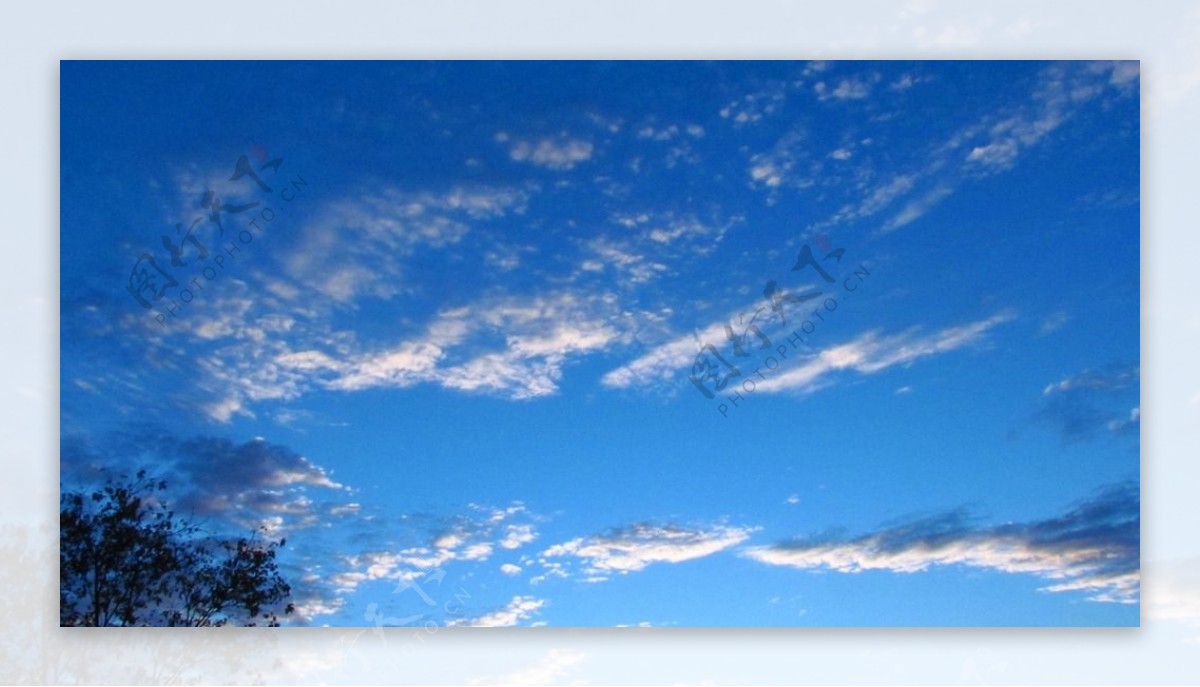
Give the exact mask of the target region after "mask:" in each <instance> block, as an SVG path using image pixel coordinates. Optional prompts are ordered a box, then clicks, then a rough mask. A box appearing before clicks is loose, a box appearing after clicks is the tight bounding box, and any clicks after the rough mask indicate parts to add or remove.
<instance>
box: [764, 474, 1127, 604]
mask: <svg viewBox="0 0 1200 687" xmlns="http://www.w3.org/2000/svg"><path fill="white" fill-rule="evenodd" d="M1139 512H1140V501H1139V498H1138V487H1137V485H1136V484H1122V485H1117V486H1113V487H1109V488H1107V489H1105V490H1104V491H1102V492H1101V493H1099V494H1098V495H1097V496H1096V497H1094V498H1093V499H1091V500H1088V501H1086V502H1084V503H1082V504H1080V505H1079V506H1077V507H1075V508H1074V509H1072V510H1070V511H1068V512H1067V513H1065V514H1063V515H1062V516H1059V517H1056V518H1050V519H1047V520H1039V521H1033V522H1029V523H1023V524H1005V525H997V526H991V527H980V526H977V525H975V524H973V523H972V522H971V521H970V520H969V519H968V518H967V516H966V515H965V514H964V513H963V512H962V511H955V512H951V513H946V514H942V515H937V516H933V517H928V518H924V519H920V520H916V521H913V522H909V523H905V524H901V525H896V526H894V527H889V528H886V529H882V530H879V531H876V532H872V533H870V534H865V535H862V536H859V537H855V538H851V539H825V540H823V539H820V538H814V539H799V540H795V541H790V542H784V543H780V544H775V545H772V546H759V547H753V548H750V549H747V550H746V551H745V552H744V555H745V556H746V557H748V558H751V559H753V560H756V561H760V562H762V563H767V564H769V565H779V566H786V567H792V568H799V569H802V570H832V571H836V572H842V573H860V572H863V571H868V570H887V571H891V572H896V573H917V572H922V571H925V570H928V569H929V568H931V567H935V566H948V565H963V566H969V567H975V568H987V569H991V570H997V571H1000V572H1006V573H1025V574H1032V575H1036V576H1038V577H1041V578H1044V579H1046V580H1048V581H1050V584H1049V585H1048V586H1046V587H1043V588H1042V590H1043V591H1047V592H1070V591H1082V592H1086V593H1088V594H1089V595H1090V596H1089V597H1088V598H1089V599H1091V600H1093V601H1102V602H1115V603H1136V602H1137V599H1138V591H1139V587H1140V582H1139V580H1140V574H1139V567H1140V565H1139V528H1140V516H1139Z"/></svg>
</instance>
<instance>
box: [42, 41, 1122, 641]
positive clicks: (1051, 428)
mask: <svg viewBox="0 0 1200 687" xmlns="http://www.w3.org/2000/svg"><path fill="white" fill-rule="evenodd" d="M61 82H62V116H61V151H62V152H61V156H62V158H61V168H62V181H61V189H60V193H61V275H62V276H61V426H62V453H61V479H62V484H63V487H64V488H74V487H76V486H79V485H82V484H86V483H89V482H90V481H91V480H95V479H97V478H98V476H99V475H102V474H104V473H105V471H107V472H120V471H127V470H131V469H134V468H135V467H142V466H146V467H150V468H151V469H152V470H154V471H155V472H158V473H160V474H162V475H164V476H165V477H166V478H167V479H168V481H169V482H170V484H171V485H172V489H173V490H174V491H173V495H174V497H175V499H176V503H177V505H178V506H179V507H181V508H183V510H184V511H185V512H188V513H190V514H192V516H193V517H195V518H197V519H198V520H200V521H202V522H204V523H205V524H206V526H207V527H210V528H212V529H218V530H222V531H230V532H240V531H246V530H248V529H251V528H254V527H257V526H265V527H267V528H268V531H269V532H270V533H271V534H272V535H273V536H284V535H286V536H287V538H288V545H287V547H286V548H285V550H284V555H283V562H284V564H285V566H286V570H285V572H286V573H287V575H288V576H289V579H290V580H291V581H292V582H293V586H294V588H295V597H296V598H295V600H296V602H297V605H298V608H299V612H298V614H297V617H296V618H295V620H294V622H296V623H298V624H305V623H307V624H332V625H359V626H371V627H379V626H384V625H414V626H420V625H422V624H423V623H436V624H438V625H458V624H468V625H540V624H545V625H551V626H578V625H601V626H612V625H637V624H649V625H654V626H659V625H670V626H795V625H813V626H838V625H1136V624H1138V617H1139V616H1138V610H1139V606H1138V598H1139V585H1138V578H1139V576H1138V569H1139V529H1140V520H1139V503H1140V502H1139V489H1138V485H1139V443H1138V434H1139V405H1140V404H1139V390H1140V376H1139V363H1140V353H1139V277H1140V275H1139V220H1138V217H1139V109H1138V108H1139V96H1138V90H1139V86H1140V84H1139V76H1138V65H1137V63H1090V62H1089V63H1083V62H1071V63H1044V62H916V63H909V62H841V63H818V62H767V63H759V62H738V63H692V62H686V63H671V62H615V63H606V62H580V63H576V62H570V63H553V62H520V63H503V62H480V63H475V62H450V63H416V62H412V63H409V62H399V63H382V62H381V63H374V62H356V63H339V62H324V63H305V62H298V63H297V62H264V63H240V62H187V63H160V62H139V63H129V62H64V63H62V67H61ZM243 157H244V159H243ZM239 170H240V177H239V174H238V171H239ZM255 176H257V178H258V180H259V182H257V183H256V181H255V179H254V177H255ZM233 177H239V178H233ZM210 201H211V202H210ZM214 207H215V208H217V211H216V212H215V213H214ZM214 214H215V216H216V217H217V218H218V219H219V222H218V221H214V219H213V218H214ZM189 231H190V232H191V233H190V236H192V237H193V238H194V241H189V240H187V238H186V237H187V236H189V234H188V232H189ZM170 247H174V248H175V250H177V251H178V253H179V255H178V256H177V257H178V262H180V263H182V264H179V265H175V264H172V254H171V250H170ZM204 253H206V257H201V256H202V254H204ZM806 255H811V256H812V260H811V262H810V263H808V264H806V263H805V261H804V260H801V259H799V256H806ZM814 265H816V266H819V267H820V268H821V270H824V271H825V273H827V274H828V276H829V278H830V279H832V281H829V280H826V279H825V278H824V277H822V276H821V274H820V273H819V272H818V270H817V269H816V268H815V267H814ZM793 267H797V268H798V269H793ZM172 280H173V281H174V283H173V284H172ZM771 283H773V285H774V288H773V290H772V289H771V288H770V287H769V284H771ZM817 294H819V295H817ZM771 296H774V299H772V298H771ZM147 306H148V307H147ZM776 308H778V310H777V309H776ZM726 326H728V327H729V330H728V333H727V330H726ZM730 335H732V338H731V337H730ZM706 347H707V348H706ZM699 387H704V388H705V390H707V391H708V393H709V394H711V395H712V398H708V397H707V396H706V394H705V393H703V392H702V391H701V389H700V388H699ZM731 397H732V398H731ZM735 401H736V402H735Z"/></svg>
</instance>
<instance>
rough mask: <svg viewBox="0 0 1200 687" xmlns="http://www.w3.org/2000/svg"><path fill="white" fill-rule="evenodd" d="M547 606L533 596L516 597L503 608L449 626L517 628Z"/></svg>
mask: <svg viewBox="0 0 1200 687" xmlns="http://www.w3.org/2000/svg"><path fill="white" fill-rule="evenodd" d="M545 605H546V601H545V600H544V599H538V598H536V597H532V596H514V597H513V598H512V600H511V601H509V602H508V604H506V605H505V606H504V607H503V608H499V609H497V610H495V611H492V612H491V613H486V614H484V615H481V616H479V617H478V618H471V619H460V620H452V621H450V622H449V623H447V625H448V626H465V627H515V626H517V625H520V624H521V622H522V621H525V620H528V619H529V618H532V617H533V616H534V615H536V614H537V613H538V611H540V610H541V609H542V607H543V606H545Z"/></svg>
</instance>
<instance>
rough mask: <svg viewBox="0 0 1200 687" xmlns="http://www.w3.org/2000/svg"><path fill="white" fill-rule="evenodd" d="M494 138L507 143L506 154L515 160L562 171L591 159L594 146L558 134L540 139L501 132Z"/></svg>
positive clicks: (588, 142) (581, 140)
mask: <svg viewBox="0 0 1200 687" xmlns="http://www.w3.org/2000/svg"><path fill="white" fill-rule="evenodd" d="M496 140H497V141H499V142H501V143H505V144H507V145H508V156H509V157H510V158H512V159H513V160H514V161H515V162H525V163H528V164H531V165H536V166H538V167H545V168H546V169H550V170H554V171H556V172H564V171H567V170H569V169H573V168H574V167H575V166H576V165H578V164H580V163H582V162H586V161H588V160H590V159H591V157H592V153H593V151H594V147H593V145H592V143H591V142H590V141H586V140H584V139H580V138H570V137H567V136H559V137H555V138H542V139H536V140H531V139H513V140H510V138H509V136H508V134H505V133H501V134H498V135H497V136H496Z"/></svg>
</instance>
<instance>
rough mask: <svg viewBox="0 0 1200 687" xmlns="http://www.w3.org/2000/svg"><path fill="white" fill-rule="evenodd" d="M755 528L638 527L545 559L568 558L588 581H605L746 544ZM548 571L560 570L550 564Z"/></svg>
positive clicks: (571, 544)
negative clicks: (612, 576) (648, 567)
mask: <svg viewBox="0 0 1200 687" xmlns="http://www.w3.org/2000/svg"><path fill="white" fill-rule="evenodd" d="M754 531H755V529H754V528H749V527H735V526H730V525H717V526H714V527H709V528H689V527H680V526H674V525H653V524H637V525H632V526H630V527H626V528H623V529H619V530H616V531H614V532H609V533H606V534H600V535H594V536H590V537H579V538H576V539H572V540H570V541H567V542H564V543H562V544H556V545H554V546H552V547H550V548H548V549H546V550H545V551H544V552H542V557H543V559H555V558H568V559H571V560H573V561H575V562H579V563H581V564H582V568H583V573H584V574H585V575H587V576H588V577H587V578H586V579H585V581H590V582H602V581H604V580H606V579H607V576H608V575H611V574H621V575H624V574H627V573H631V572H637V571H639V570H642V569H644V568H645V567H646V566H648V565H651V564H654V563H682V562H684V561H689V560H693V559H696V558H703V557H705V556H709V555H712V554H714V553H718V552H720V551H724V550H726V549H729V548H731V547H733V546H737V545H738V544H741V543H742V542H744V541H745V540H746V539H747V538H748V537H749V536H750V534H751V533H752V532H754ZM548 569H551V570H556V571H560V572H559V574H558V576H567V574H566V573H565V571H562V568H561V567H558V566H554V565H550V566H548Z"/></svg>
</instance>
